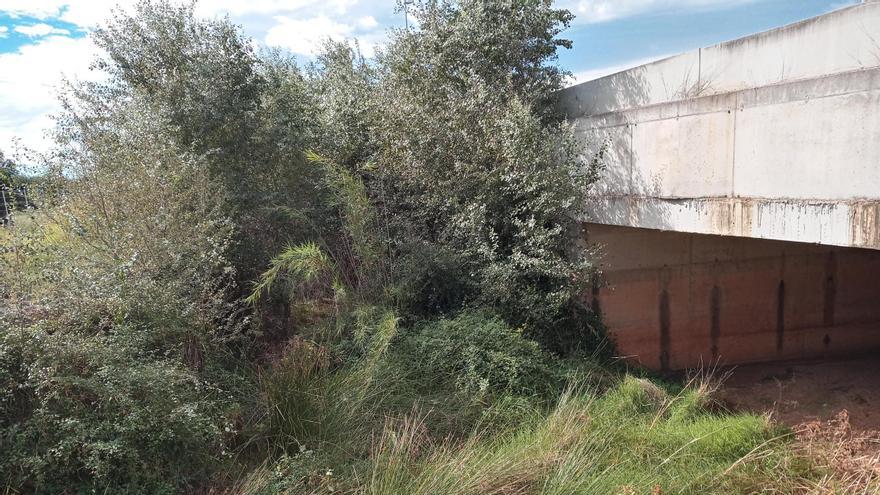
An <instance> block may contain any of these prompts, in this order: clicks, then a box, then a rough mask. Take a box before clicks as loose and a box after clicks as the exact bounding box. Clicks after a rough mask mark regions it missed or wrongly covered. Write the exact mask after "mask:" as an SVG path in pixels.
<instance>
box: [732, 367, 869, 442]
mask: <svg viewBox="0 0 880 495" xmlns="http://www.w3.org/2000/svg"><path fill="white" fill-rule="evenodd" d="M722 374H728V376H727V377H726V379H725V380H724V385H723V387H722V390H721V399H722V400H723V401H724V402H726V403H727V404H728V405H729V406H731V407H733V408H734V409H738V410H749V411H756V412H758V411H761V412H770V413H772V414H773V417H774V419H776V420H778V421H781V422H782V423H785V424H787V425H790V426H796V425H799V424H803V423H807V422H811V421H827V420H831V419H834V418H836V417H837V416H838V415H839V414H840V413H841V411H843V410H846V411H847V413H848V416H849V422H850V425H851V427H852V430H853V431H857V432H861V431H864V432H867V431H880V356H877V357H871V358H860V359H850V360H839V361H824V362H799V363H767V364H752V365H744V366H738V367H736V368H732V369H729V370H725V371H723V372H722Z"/></svg>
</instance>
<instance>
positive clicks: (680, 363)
mask: <svg viewBox="0 0 880 495" xmlns="http://www.w3.org/2000/svg"><path fill="white" fill-rule="evenodd" d="M588 231H589V241H590V242H593V243H597V244H598V245H600V246H601V247H602V248H603V250H604V252H605V256H604V264H603V270H604V275H603V276H604V285H602V286H601V287H600V288H599V289H598V291H595V292H594V293H593V295H592V296H591V297H595V299H596V302H597V304H598V306H599V307H600V308H601V310H602V312H603V315H604V317H605V321H606V322H607V324H608V326H609V327H610V329H611V331H612V335H613V337H614V338H615V340H616V342H617V344H618V348H619V350H620V352H621V354H622V355H624V356H628V357H629V359H630V360H632V361H633V362H636V363H639V364H641V365H643V366H647V367H650V368H655V369H664V368H665V369H683V368H693V367H699V366H710V365H712V364H714V363H721V364H736V363H745V362H756V361H772V360H780V359H793V358H821V357H830V356H836V355H852V354H855V353H866V352H876V351H878V350H880V304H878V302H880V283H877V277H878V275H880V252H878V251H872V250H865V249H854V248H839V247H831V246H817V245H809V244H802V243H793V242H783V241H770V240H761V239H747V238H732V237H722V236H713V235H699V234H686V233H677V232H659V231H656V230H648V229H636V228H627V227H617V226H607V225H588Z"/></svg>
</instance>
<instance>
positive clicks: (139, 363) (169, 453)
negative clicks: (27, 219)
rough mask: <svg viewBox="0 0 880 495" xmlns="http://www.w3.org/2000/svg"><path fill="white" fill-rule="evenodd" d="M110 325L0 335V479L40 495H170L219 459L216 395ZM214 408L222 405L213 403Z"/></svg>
mask: <svg viewBox="0 0 880 495" xmlns="http://www.w3.org/2000/svg"><path fill="white" fill-rule="evenodd" d="M150 331H151V329H149V328H145V327H143V326H134V325H128V324H125V325H120V326H116V327H115V328H114V329H113V330H112V331H111V332H109V333H104V332H101V333H98V334H96V335H91V336H83V335H70V334H67V333H63V332H55V333H49V332H46V331H44V330H41V329H38V328H33V329H27V330H13V331H8V332H4V333H0V472H2V473H4V475H3V480H4V483H6V484H7V486H8V487H18V488H19V489H24V490H26V491H35V492H43V493H61V492H85V491H89V492H102V493H105V492H124V493H137V492H139V493H174V492H177V491H178V490H179V489H181V488H182V487H185V486H192V484H194V483H198V482H201V481H203V480H205V479H207V478H208V477H209V476H210V473H211V472H212V470H213V469H215V467H216V466H217V465H218V463H219V462H220V461H221V459H222V457H223V446H224V428H226V429H228V428H229V425H227V424H226V423H225V416H224V411H225V407H224V405H223V403H224V402H225V403H226V407H228V405H229V404H228V403H229V401H228V397H225V396H224V395H223V394H222V391H221V390H220V389H219V388H218V387H216V386H215V385H213V384H211V383H210V382H208V381H206V380H205V379H204V378H202V377H201V376H199V374H198V373H196V372H194V371H193V370H192V369H189V368H187V367H186V366H184V365H183V363H182V362H181V361H180V359H179V358H177V356H176V355H175V354H172V355H171V356H170V357H162V354H166V353H167V351H168V349H160V348H156V347H155V346H154V345H151V343H150V342H149V341H148V340H147V339H145V338H144V336H145V334H148V333H149V332H150ZM221 401H222V402H221Z"/></svg>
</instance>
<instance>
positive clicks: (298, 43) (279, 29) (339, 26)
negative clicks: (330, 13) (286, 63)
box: [266, 16, 354, 55]
mask: <svg viewBox="0 0 880 495" xmlns="http://www.w3.org/2000/svg"><path fill="white" fill-rule="evenodd" d="M275 21H276V22H277V23H276V24H275V25H274V26H272V27H271V28H269V31H268V32H267V33H266V44H267V45H270V46H278V47H283V48H287V49H289V50H290V51H292V52H293V53H297V54H300V55H310V54H312V53H314V52H315V50H316V49H317V48H318V47H319V46H320V43H321V41H323V40H325V39H327V38H331V39H341V38H348V37H349V36H350V35H351V33H352V32H353V31H354V28H353V27H352V26H350V25H348V24H343V23H340V22H336V21H334V20H331V19H330V18H329V17H327V16H320V17H314V18H311V19H292V18H290V17H286V16H278V17H276V18H275Z"/></svg>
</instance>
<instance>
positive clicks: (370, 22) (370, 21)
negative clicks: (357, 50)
mask: <svg viewBox="0 0 880 495" xmlns="http://www.w3.org/2000/svg"><path fill="white" fill-rule="evenodd" d="M378 25H379V21H377V20H376V18H375V17H373V16H371V15H368V16H366V17H361V18H360V19H358V26H360V27H362V28H364V29H373V28H374V27H376V26H378Z"/></svg>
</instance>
